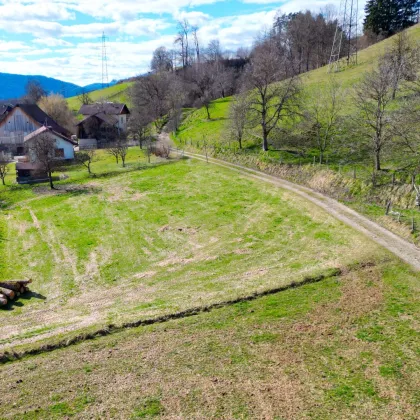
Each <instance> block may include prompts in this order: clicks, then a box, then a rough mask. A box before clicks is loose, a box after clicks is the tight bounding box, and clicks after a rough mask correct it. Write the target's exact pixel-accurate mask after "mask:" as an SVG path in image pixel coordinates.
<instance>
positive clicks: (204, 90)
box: [190, 64, 216, 120]
mask: <svg viewBox="0 0 420 420" xmlns="http://www.w3.org/2000/svg"><path fill="white" fill-rule="evenodd" d="M190 82H191V86H192V90H193V92H194V94H195V96H196V101H195V105H196V106H198V107H202V106H203V107H204V108H205V109H206V113H207V118H208V119H209V120H210V119H211V115H210V109H211V102H212V101H213V100H214V99H216V95H215V73H214V71H213V69H212V66H211V65H209V64H202V65H201V66H200V67H198V68H197V69H194V70H193V71H191V73H190Z"/></svg>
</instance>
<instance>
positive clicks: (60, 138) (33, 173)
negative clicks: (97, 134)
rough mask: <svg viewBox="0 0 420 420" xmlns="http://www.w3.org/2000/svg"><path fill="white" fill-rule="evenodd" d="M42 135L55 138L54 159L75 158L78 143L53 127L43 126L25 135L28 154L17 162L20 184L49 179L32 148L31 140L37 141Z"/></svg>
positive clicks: (17, 174)
mask: <svg viewBox="0 0 420 420" xmlns="http://www.w3.org/2000/svg"><path fill="white" fill-rule="evenodd" d="M40 136H47V138H48V139H52V140H53V144H54V150H52V151H51V153H52V154H53V157H54V159H57V160H63V161H64V160H72V159H74V146H75V145H76V143H74V142H73V141H72V140H70V139H69V138H68V137H66V136H64V135H63V134H61V133H58V132H56V131H55V130H53V129H52V128H51V127H47V126H42V127H40V128H38V130H35V131H34V132H32V133H30V134H28V135H27V136H25V137H24V141H23V143H24V147H25V149H26V151H27V155H26V157H25V159H24V161H23V162H22V161H19V162H17V163H16V179H17V181H18V183H20V184H23V183H28V182H37V181H45V180H47V179H48V177H47V173H46V171H45V168H43V167H42V164H41V163H40V162H39V160H38V159H37V156H36V152H35V151H34V150H33V149H31V142H35V141H36V140H37V139H38V138H39V137H40Z"/></svg>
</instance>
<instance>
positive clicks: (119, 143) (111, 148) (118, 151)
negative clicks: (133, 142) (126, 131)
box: [106, 136, 128, 168]
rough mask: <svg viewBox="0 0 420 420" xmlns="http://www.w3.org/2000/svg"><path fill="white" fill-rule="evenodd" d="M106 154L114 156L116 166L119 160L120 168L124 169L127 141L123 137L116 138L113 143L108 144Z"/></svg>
mask: <svg viewBox="0 0 420 420" xmlns="http://www.w3.org/2000/svg"><path fill="white" fill-rule="evenodd" d="M106 151H107V153H108V154H109V155H111V156H114V158H115V161H116V162H117V165H118V163H119V160H120V158H121V162H122V166H123V168H125V159H126V156H127V153H128V144H127V140H126V139H125V138H124V137H121V136H120V137H118V138H117V139H116V140H115V142H113V143H110V144H109V145H108V147H107V149H106Z"/></svg>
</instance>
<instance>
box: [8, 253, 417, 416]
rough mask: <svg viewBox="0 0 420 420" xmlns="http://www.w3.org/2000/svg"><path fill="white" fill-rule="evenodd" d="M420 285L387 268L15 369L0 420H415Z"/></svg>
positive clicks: (400, 269) (11, 367) (130, 333)
mask: <svg viewBox="0 0 420 420" xmlns="http://www.w3.org/2000/svg"><path fill="white" fill-rule="evenodd" d="M418 279H419V277H418V275H414V274H413V273H411V272H410V271H409V270H407V268H406V267H404V266H402V265H400V264H398V263H395V262H394V261H388V262H386V263H383V264H380V265H378V266H375V267H367V268H364V269H359V270H357V271H353V272H350V273H349V274H347V275H344V276H342V277H341V278H331V279H328V280H324V281H322V282H321V283H317V284H312V285H307V286H304V287H301V288H298V289H291V290H288V291H285V292H281V293H278V294H276V295H272V296H267V297H264V298H260V299H257V300H255V301H252V302H244V303H239V304H235V305H232V306H230V307H226V308H222V309H219V310H215V311H212V312H210V313H206V314H201V315H199V316H196V317H192V318H187V319H183V320H177V321H170V322H167V323H164V324H160V325H155V326H150V327H141V328H137V329H134V330H127V331H124V332H122V333H119V334H115V335H111V336H108V337H104V338H99V339H97V340H95V341H93V342H85V343H83V344H80V345H77V346H73V347H70V348H67V349H63V350H58V351H55V352H53V353H47V354H45V355H41V356H36V357H30V358H27V359H26V360H22V361H19V362H15V363H10V364H8V365H5V366H2V367H1V370H2V375H0V388H1V389H2V390H3V391H2V404H1V405H0V417H1V418H19V419H37V418H63V417H68V416H75V417H77V418H133V419H134V418H151V417H158V416H166V417H168V418H226V419H228V418H229V419H231V418H279V419H283V418H284V419H292V418H293V419H294V418H296V419H297V418H308V417H310V418H317V419H327V418H337V419H349V418H362V419H368V418H378V419H390V418H393V419H414V418H418V411H416V410H417V409H418V406H419V404H420V393H419V389H420V381H419V366H420V364H419V350H420V349H419V340H418V338H419V336H418V331H417V332H416V324H417V325H418V321H419V301H418V300H419V299H418V298H419V282H418ZM39 390H42V392H39Z"/></svg>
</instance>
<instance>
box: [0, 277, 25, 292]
mask: <svg viewBox="0 0 420 420" xmlns="http://www.w3.org/2000/svg"><path fill="white" fill-rule="evenodd" d="M29 283H32V280H6V281H0V287H5V288H6V289H11V290H14V291H15V292H19V291H20V289H21V288H22V287H24V286H27V285H28V284H29Z"/></svg>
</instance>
